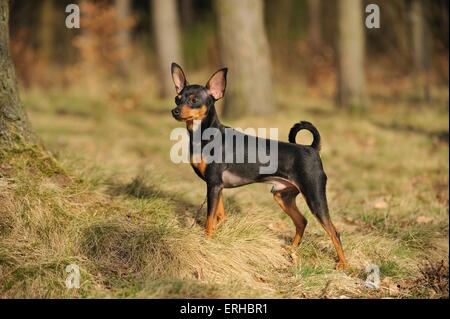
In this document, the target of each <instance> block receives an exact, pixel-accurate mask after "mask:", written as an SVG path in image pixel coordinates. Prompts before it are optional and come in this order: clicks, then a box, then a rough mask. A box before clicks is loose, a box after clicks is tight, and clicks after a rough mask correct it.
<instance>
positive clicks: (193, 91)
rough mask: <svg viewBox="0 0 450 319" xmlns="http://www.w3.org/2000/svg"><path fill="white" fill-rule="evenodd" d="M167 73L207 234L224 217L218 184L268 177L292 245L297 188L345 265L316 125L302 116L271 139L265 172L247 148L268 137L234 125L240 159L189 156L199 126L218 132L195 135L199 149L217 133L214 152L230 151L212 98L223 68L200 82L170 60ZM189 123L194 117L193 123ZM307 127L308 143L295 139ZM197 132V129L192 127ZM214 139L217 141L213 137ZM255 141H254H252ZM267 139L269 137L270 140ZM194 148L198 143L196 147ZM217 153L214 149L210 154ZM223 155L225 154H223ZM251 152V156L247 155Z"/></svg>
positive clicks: (220, 90) (300, 219)
mask: <svg viewBox="0 0 450 319" xmlns="http://www.w3.org/2000/svg"><path fill="white" fill-rule="evenodd" d="M171 71H172V78H173V81H174V84H175V89H176V92H177V96H176V98H175V103H176V105H177V106H176V107H175V108H174V109H173V110H172V115H173V117H174V118H175V119H176V120H178V121H183V122H186V126H187V129H188V132H189V136H190V156H191V165H192V167H193V168H194V171H195V172H196V173H197V175H198V176H199V177H200V178H201V179H203V180H204V181H205V182H206V185H207V206H208V207H207V214H208V215H207V222H206V236H211V235H212V233H213V231H214V230H215V228H216V225H217V223H218V222H220V221H222V220H223V219H224V218H225V211H224V203H223V197H222V190H223V189H224V188H233V187H239V186H242V185H247V184H251V183H271V184H272V185H273V188H272V193H273V196H274V198H275V200H276V202H277V203H278V204H279V205H280V207H281V208H282V209H283V210H284V211H285V212H286V213H287V214H288V215H289V216H290V217H291V218H292V221H293V222H294V224H295V228H296V234H295V237H294V240H293V243H292V244H293V246H297V245H298V244H299V243H300V241H301V239H302V237H303V233H304V231H305V227H306V224H307V220H306V218H305V217H304V216H303V215H302V214H301V213H300V211H299V210H298V208H297V205H296V203H295V198H296V197H297V195H298V194H300V193H301V194H302V195H303V197H304V198H305V200H306V202H307V204H308V207H309V208H310V210H311V212H312V213H313V215H314V216H315V217H316V218H317V219H318V220H319V222H320V224H321V225H322V226H323V228H324V229H325V231H326V232H327V233H328V235H329V236H330V237H331V240H332V242H333V244H334V247H335V248H336V251H337V255H338V257H339V262H338V264H337V268H338V269H343V268H345V267H346V262H345V257H344V251H343V249H342V245H341V241H340V238H339V233H338V232H337V231H336V228H335V227H334V225H333V223H332V222H331V219H330V215H329V212H328V204H327V198H326V182H327V176H326V175H325V172H324V170H323V167H322V161H321V159H320V156H319V149H320V134H319V132H318V131H317V129H316V128H315V127H314V126H313V125H312V124H311V123H308V122H300V123H297V124H295V125H294V126H293V127H292V128H291V130H290V132H289V143H285V142H278V141H277V142H276V143H277V151H278V158H277V160H278V163H277V164H278V165H277V168H276V171H275V172H274V173H270V174H261V170H260V168H261V167H262V166H264V164H263V163H261V162H260V161H258V159H257V160H256V162H254V161H249V160H248V159H249V158H250V157H251V156H250V155H251V154H252V152H257V151H258V150H257V149H254V148H253V149H252V145H253V147H254V145H255V144H257V145H261V144H259V143H252V139H254V140H257V141H258V142H263V144H264V143H265V144H266V145H269V141H270V140H263V139H261V138H258V137H254V136H251V135H246V134H243V133H241V132H238V131H236V130H234V132H233V134H236V136H237V138H239V137H240V138H243V140H244V141H245V146H246V147H245V148H244V149H245V154H244V155H245V156H244V162H243V163H242V162H241V163H236V162H212V161H207V160H204V159H203V158H201V159H200V160H196V161H195V162H194V161H192V158H193V155H194V146H193V140H194V139H193V137H194V136H193V135H194V134H196V133H195V131H196V130H197V129H198V130H200V134H201V133H202V132H203V131H204V130H206V129H211V128H213V129H216V130H217V132H219V133H222V134H217V135H214V134H213V135H212V136H210V138H209V139H208V140H201V142H200V143H201V145H197V146H200V149H202V148H203V147H205V146H206V145H207V143H210V142H211V141H212V140H213V139H215V138H218V139H221V140H220V141H219V143H220V144H221V145H223V148H221V150H220V152H222V153H223V154H220V155H221V156H222V158H223V157H225V155H226V153H227V152H228V153H229V152H234V151H235V149H229V148H227V147H226V146H225V139H224V135H225V130H226V129H230V128H228V127H226V126H224V125H222V124H221V123H220V121H219V118H218V116H217V113H216V109H215V107H214V103H215V101H217V100H219V99H221V98H222V97H223V96H224V93H225V87H226V76H227V69H226V68H224V69H220V70H219V71H217V72H216V73H214V75H213V76H212V77H211V78H210V79H209V81H208V83H207V84H206V86H202V85H189V84H188V82H187V80H186V76H185V74H184V72H183V70H182V69H181V67H180V66H179V65H177V64H176V63H173V64H172V68H171ZM195 123H200V124H201V125H200V126H198V128H197V127H196V126H195ZM302 129H305V130H308V131H310V132H311V133H312V135H313V137H314V141H313V143H312V144H311V145H299V144H296V142H295V137H296V134H297V133H298V132H299V131H300V130H302ZM197 133H199V132H197ZM216 142H217V141H216ZM253 142H255V141H253ZM272 142H273V141H272ZM197 149H198V147H197ZM216 155H217V154H216ZM228 155H229V154H228ZM253 158H254V157H253Z"/></svg>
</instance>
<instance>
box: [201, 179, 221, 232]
mask: <svg viewBox="0 0 450 319" xmlns="http://www.w3.org/2000/svg"><path fill="white" fill-rule="evenodd" d="M207 187H208V215H207V218H206V229H205V235H206V237H210V236H211V235H212V234H213V232H214V230H215V228H216V220H217V210H218V208H219V204H220V203H219V201H220V198H221V196H222V189H223V187H222V186H220V185H212V184H208V185H207Z"/></svg>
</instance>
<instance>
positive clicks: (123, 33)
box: [115, 0, 131, 77]
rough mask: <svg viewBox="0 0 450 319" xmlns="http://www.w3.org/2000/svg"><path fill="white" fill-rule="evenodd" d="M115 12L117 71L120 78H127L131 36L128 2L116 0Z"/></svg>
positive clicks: (129, 5) (128, 0) (129, 3)
mask: <svg viewBox="0 0 450 319" xmlns="http://www.w3.org/2000/svg"><path fill="white" fill-rule="evenodd" d="M115 5H116V11H117V20H118V27H119V32H117V46H118V48H119V54H120V57H119V65H118V71H119V74H120V75H121V76H124V77H127V76H128V74H129V59H130V53H131V36H130V28H129V21H130V15H131V13H130V11H131V2H130V0H116V2H115Z"/></svg>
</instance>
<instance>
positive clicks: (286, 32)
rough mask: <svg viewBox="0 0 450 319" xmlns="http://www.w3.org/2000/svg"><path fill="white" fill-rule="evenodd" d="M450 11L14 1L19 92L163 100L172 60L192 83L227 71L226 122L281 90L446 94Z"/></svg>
mask: <svg viewBox="0 0 450 319" xmlns="http://www.w3.org/2000/svg"><path fill="white" fill-rule="evenodd" d="M69 3H77V4H79V5H80V7H81V12H82V17H81V28H80V29H67V28H66V27H65V25H64V19H65V15H66V13H65V12H64V9H65V6H66V5H67V4H69ZM369 3H375V4H377V5H378V6H379V7H380V13H381V28H380V29H367V28H366V27H365V25H364V20H365V17H366V13H365V7H366V5H367V4H369ZM448 6H449V5H448V1H445V0H433V1H422V0H374V1H363V0H327V1H320V0H279V1H274V0H240V1H237V0H236V1H235V0H227V1H223V0H216V1H208V0H149V1H136V0H100V1H92V0H79V1H68V0H62V1H54V0H40V1H26V0H15V1H13V2H12V12H11V39H12V41H11V51H12V56H13V58H14V62H15V66H16V70H17V72H18V74H19V78H20V81H21V82H20V83H21V84H22V85H24V86H30V87H34V86H43V87H48V88H52V87H55V88H69V87H74V86H79V87H83V86H86V87H87V89H86V92H91V93H93V94H104V93H106V94H110V93H111V92H110V91H111V90H115V91H116V92H117V91H121V90H122V91H123V90H125V87H124V85H126V87H127V88H131V89H132V90H138V89H139V88H141V91H143V92H144V91H145V94H153V95H155V96H163V97H165V98H167V97H172V96H173V94H174V93H173V85H172V82H171V79H170V72H169V66H170V63H171V62H172V61H177V62H178V63H180V64H182V65H183V66H184V67H185V68H186V69H187V70H188V71H189V73H190V74H194V79H191V82H194V80H195V81H196V82H197V81H200V82H201V81H206V79H207V76H208V75H209V74H210V73H211V72H213V71H215V70H216V69H218V68H219V67H220V66H228V67H229V68H230V70H229V82H228V84H229V87H228V90H227V94H226V100H225V105H224V108H223V111H224V114H225V115H226V116H230V117H233V116H234V117H235V116H239V115H241V114H244V113H246V112H250V113H258V114H259V113H260V114H270V113H274V112H276V111H277V110H278V109H279V108H280V102H279V101H278V100H277V99H276V96H277V94H278V93H277V92H280V91H279V88H290V89H292V90H291V92H295V94H296V96H294V97H293V98H302V96H304V95H305V94H306V95H307V94H313V95H319V96H322V97H324V98H327V99H330V100H333V99H334V100H335V101H336V102H337V103H336V105H338V106H341V107H342V108H345V109H351V110H353V109H357V110H363V109H367V108H368V109H370V106H369V105H371V104H372V102H374V101H375V102H376V101H377V99H379V98H380V96H381V95H382V96H383V98H384V99H385V100H386V97H388V99H389V100H390V101H392V102H395V99H400V98H405V97H406V98H408V99H410V100H412V101H417V102H420V101H432V99H433V94H434V92H435V91H436V90H437V88H438V87H442V86H448ZM36 31H37V32H36ZM197 79H198V80H197ZM300 87H304V88H306V91H305V90H303V91H301V90H300V89H299V88H300ZM143 94H144V93H143ZM369 102H370V104H369Z"/></svg>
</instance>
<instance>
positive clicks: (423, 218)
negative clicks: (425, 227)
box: [416, 216, 434, 224]
mask: <svg viewBox="0 0 450 319" xmlns="http://www.w3.org/2000/svg"><path fill="white" fill-rule="evenodd" d="M433 220H434V218H433V217H430V216H419V217H417V218H416V222H417V223H418V224H428V223H431V222H432V221H433Z"/></svg>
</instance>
